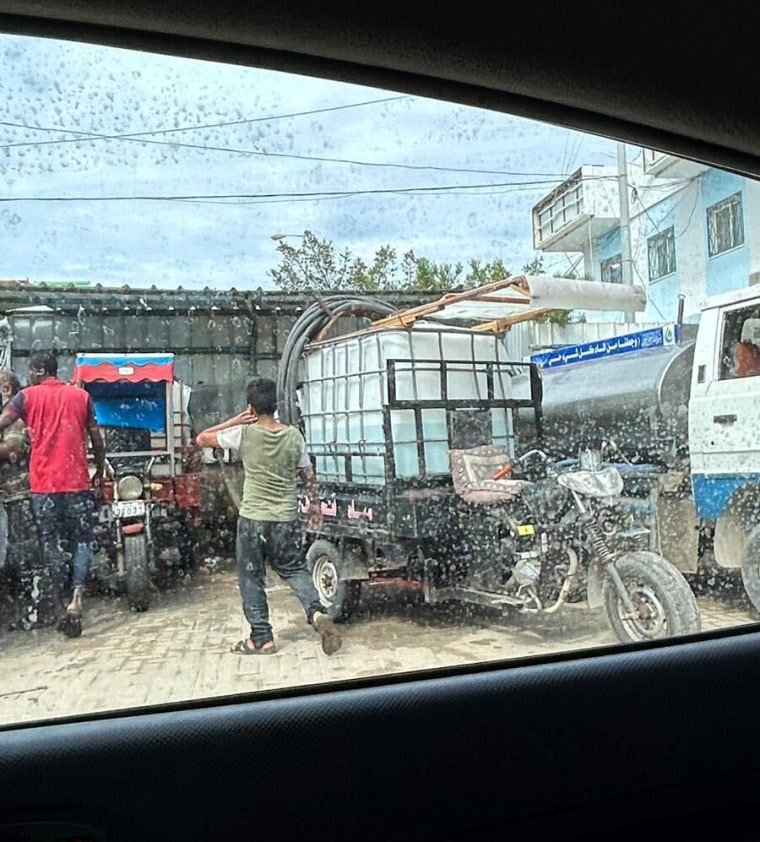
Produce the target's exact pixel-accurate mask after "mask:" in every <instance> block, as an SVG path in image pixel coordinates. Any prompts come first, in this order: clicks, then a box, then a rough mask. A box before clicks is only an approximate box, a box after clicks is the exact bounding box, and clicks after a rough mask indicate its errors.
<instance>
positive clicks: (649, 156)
mask: <svg viewBox="0 0 760 842" xmlns="http://www.w3.org/2000/svg"><path fill="white" fill-rule="evenodd" d="M641 153H642V159H643V165H644V172H645V173H646V174H647V175H653V176H658V177H659V178H693V177H694V176H695V175H699V174H700V173H703V172H704V171H705V170H706V169H709V167H708V165H707V164H700V163H699V162H698V161H689V160H687V159H686V158H679V157H678V156H677V155H670V154H668V153H667V152H660V151H659V150H658V149H642V150H641Z"/></svg>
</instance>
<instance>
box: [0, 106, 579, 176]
mask: <svg viewBox="0 0 760 842" xmlns="http://www.w3.org/2000/svg"><path fill="white" fill-rule="evenodd" d="M402 99H410V97H404V96H400V97H386V98H384V99H376V100H367V101H365V102H358V103H353V104H347V105H340V106H333V107H331V108H321V109H314V110H312V111H301V112H294V113H292V114H281V115H274V116H271V117H257V118H251V119H247V120H235V121H230V122H223V123H208V124H206V125H198V126H181V127H176V128H173V129H153V130H151V131H145V132H130V133H124V134H115V135H109V134H99V133H96V132H83V131H78V130H75V129H65V128H59V127H56V126H33V125H29V124H25V123H13V122H8V121H0V126H8V127H11V128H18V129H25V130H29V131H45V132H57V133H61V134H75V135H77V136H76V137H73V138H59V139H57V140H38V141H24V142H19V143H6V144H0V149H18V148H24V147H29V146H34V147H40V146H52V145H60V144H65V143H66V144H68V143H91V142H95V141H104V140H125V141H128V142H130V143H132V142H133V143H144V144H151V145H155V146H170V147H172V148H175V149H198V150H201V151H204V152H225V153H231V154H236V155H246V156H247V155H260V156H264V157H270V158H290V159H294V160H301V161H317V162H319V163H331V164H349V165H352V166H358V167H382V168H396V169H406V170H427V171H434V172H453V173H474V174H477V175H508V176H529V177H537V176H552V177H556V178H561V179H564V178H566V177H567V173H547V172H517V171H511V170H486V169H475V168H472V167H443V166H434V165H430V164H400V163H396V162H391V161H360V160H353V159H350V158H332V157H327V156H317V155H298V154H295V153H289V152H266V151H262V150H256V149H239V148H236V147H227V146H213V145H207V144H200V143H182V142H177V141H171V140H154V139H150V137H149V136H150V135H155V134H170V133H174V132H185V131H195V130H202V129H210V128H221V127H226V126H236V125H243V124H248V123H257V122H268V121H271V120H280V119H286V118H289V117H298V116H306V115H310V114H322V113H325V112H328V111H340V110H344V109H348V108H359V107H362V106H365V105H375V104H378V103H384V102H394V101H397V100H402Z"/></svg>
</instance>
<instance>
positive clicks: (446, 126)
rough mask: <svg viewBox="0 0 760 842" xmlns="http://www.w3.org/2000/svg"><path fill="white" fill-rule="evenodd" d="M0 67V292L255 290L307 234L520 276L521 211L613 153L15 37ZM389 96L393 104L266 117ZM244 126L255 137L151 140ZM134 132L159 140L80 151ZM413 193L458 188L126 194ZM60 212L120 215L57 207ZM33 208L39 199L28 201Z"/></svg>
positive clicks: (352, 96)
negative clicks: (69, 287)
mask: <svg viewBox="0 0 760 842" xmlns="http://www.w3.org/2000/svg"><path fill="white" fill-rule="evenodd" d="M0 61H2V68H1V70H2V78H3V94H4V98H5V101H4V106H5V107H4V118H3V121H2V124H0V177H2V180H3V181H2V184H3V189H2V197H5V198H12V199H14V200H15V201H12V202H3V203H0V237H2V243H3V248H2V251H0V276H2V277H29V278H31V279H33V280H40V281H43V280H90V281H92V282H93V283H103V284H109V285H111V284H117V285H121V284H125V283H126V284H130V285H133V286H138V285H139V286H142V285H147V286H150V285H152V284H156V285H157V286H162V285H168V286H177V285H182V286H184V287H193V286H205V285H209V286H216V287H229V286H236V287H238V288H246V287H256V286H264V287H266V286H268V285H269V284H268V280H267V271H268V270H269V269H271V268H273V267H274V266H275V265H276V264H277V254H276V251H275V244H274V243H273V242H272V241H271V239H270V235H271V234H273V233H279V232H284V233H299V232H301V231H303V230H304V229H306V228H309V229H310V230H312V231H314V232H315V233H316V234H317V235H318V236H321V237H326V238H328V239H331V240H333V241H334V242H335V243H336V245H338V246H339V247H341V248H342V247H344V246H347V247H349V248H351V249H352V250H354V251H356V253H357V254H359V255H360V256H362V257H365V258H369V257H371V255H372V254H373V253H374V251H375V250H376V249H377V248H378V247H379V246H381V245H384V244H390V245H392V246H394V247H395V248H396V249H397V251H398V252H399V253H403V252H405V251H407V250H408V249H413V250H414V252H415V253H416V254H417V255H419V256H425V257H428V258H430V259H431V260H434V261H438V262H457V261H461V262H467V261H468V260H469V259H470V258H475V259H478V260H490V259H494V258H496V257H501V258H502V259H503V260H504V261H505V263H506V264H507V265H508V266H510V267H512V268H513V270H519V268H520V267H521V266H522V264H523V263H524V262H525V261H526V260H528V259H530V258H531V257H532V235H531V220H530V208H531V206H532V204H533V203H535V201H537V200H538V199H539V198H540V197H541V196H542V195H544V194H545V193H546V192H548V191H549V190H550V189H551V187H552V183H556V181H557V180H558V178H557V174H559V173H562V172H566V171H569V170H571V169H572V168H574V167H577V166H579V165H580V164H581V163H609V162H610V160H611V158H610V157H605V156H612V155H613V154H614V148H613V145H612V143H611V142H610V141H607V140H603V139H599V138H590V137H586V138H581V136H580V135H576V134H571V133H569V132H567V131H566V130H564V129H557V128H552V127H547V126H541V125H538V124H536V123H532V122H529V121H526V120H522V119H518V118H513V117H509V116H506V115H502V114H496V113H492V112H486V111H479V110H476V109H468V108H464V107H461V106H455V105H449V104H446V103H440V102H436V101H432V100H423V99H419V98H413V97H403V98H396V97H397V95H396V94H394V93H393V92H382V91H377V90H374V89H367V88H362V87H359V86H354V85H351V86H349V85H343V84H339V83H335V82H328V81H323V80H315V79H308V78H304V79H300V78H297V77H293V76H289V75H286V74H281V73H275V72H272V71H262V70H256V69H250V68H240V67H231V66H223V65H219V64H212V63H203V62H199V61H192V60H187V59H177V58H172V57H166V56H157V55H147V54H139V53H133V52H129V51H124V50H113V49H109V48H103V47H94V46H90V45H82V44H68V43H65V42H57V41H49V40H36V39H28V38H20V37H16V36H0ZM383 98H393V99H392V100H391V101H387V102H381V103H376V104H372V105H363V106H357V107H352V108H345V109H342V110H333V111H323V112H322V113H313V114H308V115H303V116H290V117H286V118H282V119H274V118H275V117H277V116H278V115H294V114H296V113H297V112H304V111H317V110H319V109H329V108H335V107H338V106H344V105H354V104H357V103H361V102H366V101H369V100H380V99H383ZM264 117H269V118H272V119H268V120H261V118H264ZM243 120H259V122H247V123H242V124H237V125H225V126H217V127H208V128H193V129H192V130H185V131H181V132H174V131H170V132H165V133H161V132H160V130H162V129H180V128H182V129H186V128H187V127H193V126H209V125H211V124H217V123H230V122H234V121H243ZM9 124H16V125H9ZM37 127H41V128H37ZM62 130H65V131H62ZM67 132H68V133H67ZM71 132H81V133H84V134H83V135H82V136H81V137H78V136H77V135H75V134H72V133H71ZM144 132H154V134H151V135H150V136H143V137H141V138H132V139H123V138H122V139H88V138H86V137H85V135H86V134H90V135H106V136H113V135H123V134H127V133H144ZM75 138H76V142H65V143H61V142H60V141H61V140H72V139H75ZM51 141H56V142H54V143H53V142H51ZM148 141H152V142H148ZM155 141H159V143H156V142H155ZM19 144H26V145H19ZM177 144H183V145H177ZM193 146H195V147H202V148H191V147H193ZM225 150H233V151H225ZM235 150H238V151H235ZM246 153H248V154H246ZM261 153H266V154H261ZM287 155H293V156H302V157H301V158H297V157H283V156H287ZM314 158H335V159H343V160H345V161H355V162H361V161H364V162H376V163H386V164H387V163H398V164H406V165H413V166H418V167H429V166H431V165H432V166H436V167H449V168H459V169H471V170H483V171H486V170H487V171H492V172H491V173H490V174H489V173H486V172H480V173H475V172H445V171H436V170H432V169H418V170H415V169H402V168H395V167H376V166H373V167H369V166H360V165H359V164H351V163H339V162H329V161H324V160H323V161H319V160H312V159H314ZM498 173H530V174H535V175H526V176H514V175H507V174H503V175H500V174H498ZM552 179H553V180H554V181H553V182H552ZM515 182H518V183H519V182H539V183H535V184H533V186H532V187H527V186H526V187H515V186H504V187H500V188H496V187H495V188H493V193H494V195H484V194H483V193H482V192H478V191H472V190H470V191H467V190H465V189H464V188H465V186H466V185H473V184H507V185H514V184H515ZM541 182H545V183H541ZM549 182H552V183H549ZM419 187H424V188H430V187H450V188H452V189H451V190H450V191H449V192H448V193H425V194H415V195H410V194H403V195H402V194H378V195H373V196H370V195H365V196H351V197H348V198H329V199H327V198H323V199H321V200H317V199H308V200H303V201H296V200H295V199H293V200H288V199H286V198H285V197H282V196H279V197H278V196H276V195H273V196H272V197H271V198H269V199H263V198H251V199H249V200H241V201H237V200H227V201H192V202H181V201H143V200H139V199H138V198H136V197H141V196H188V195H196V196H197V195H200V196H207V195H222V194H223V195H244V194H250V195H255V196H261V195H262V194H297V193H310V192H317V191H326V192H328V193H340V192H341V191H346V192H351V191H361V190H393V189H408V188H419ZM455 187H459V188H461V189H459V190H455V189H453V188H455ZM66 197H69V198H71V197H99V198H101V199H102V198H103V197H126V198H127V199H128V200H126V201H102V200H101V201H76V202H60V201H53V199H54V198H59V199H60V198H66ZM130 197H131V198H130ZM37 198H41V199H47V200H48V201H29V199H37ZM22 199H23V201H22Z"/></svg>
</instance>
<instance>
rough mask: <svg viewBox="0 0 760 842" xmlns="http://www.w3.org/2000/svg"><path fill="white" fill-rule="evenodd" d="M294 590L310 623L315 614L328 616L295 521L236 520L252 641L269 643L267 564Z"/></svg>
mask: <svg viewBox="0 0 760 842" xmlns="http://www.w3.org/2000/svg"><path fill="white" fill-rule="evenodd" d="M267 562H268V563H269V565H270V567H271V568H272V570H274V572H275V573H277V575H278V576H279V577H280V578H281V579H282V580H283V581H284V582H287V584H288V585H289V586H290V587H291V588H292V589H293V592H294V593H295V595H296V596H297V597H298V600H299V602H300V603H301V605H302V606H303V608H304V611H305V612H306V619H307V620H308V622H309V623H311V622H312V618H313V616H314V612H315V611H321V612H323V613H325V614H326V613H327V609H326V608H325V607H324V606H323V605H322V604H321V603H320V601H319V596H318V595H317V590H316V588H315V587H314V583H313V582H312V580H311V574H310V573H309V570H308V568H307V567H306V558H305V555H304V551H303V547H302V546H301V527H300V524H299V522H298V520H292V521H288V522H285V523H280V522H274V521H266V520H250V519H249V518H246V517H239V518H238V523H237V568H238V583H239V585H240V597H241V599H242V601H243V613H244V614H245V618H246V620H248V622H249V623H250V624H251V640H252V641H253V642H254V643H255V644H256V645H257V646H262V645H263V644H264V643H268V642H269V641H270V640H272V626H271V625H270V623H269V605H268V603H267V595H266V590H265V578H266V564H267Z"/></svg>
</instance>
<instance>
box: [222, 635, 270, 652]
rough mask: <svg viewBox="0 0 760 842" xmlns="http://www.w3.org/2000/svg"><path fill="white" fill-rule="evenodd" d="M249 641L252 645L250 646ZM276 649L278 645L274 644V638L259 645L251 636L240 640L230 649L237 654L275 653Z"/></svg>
mask: <svg viewBox="0 0 760 842" xmlns="http://www.w3.org/2000/svg"><path fill="white" fill-rule="evenodd" d="M249 643H251V644H252V646H249V645H248V644H249ZM268 643H271V644H272V646H267V644H268ZM276 651H277V647H276V646H275V645H274V641H273V640H265V641H264V642H263V643H262V644H261V645H258V644H257V643H256V641H255V640H251V638H250V637H248V638H246V639H245V640H238V642H237V643H236V644H235V645H234V646H233V647H232V649H230V652H234V653H235V654H236V655H274V653H275V652H276Z"/></svg>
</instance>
